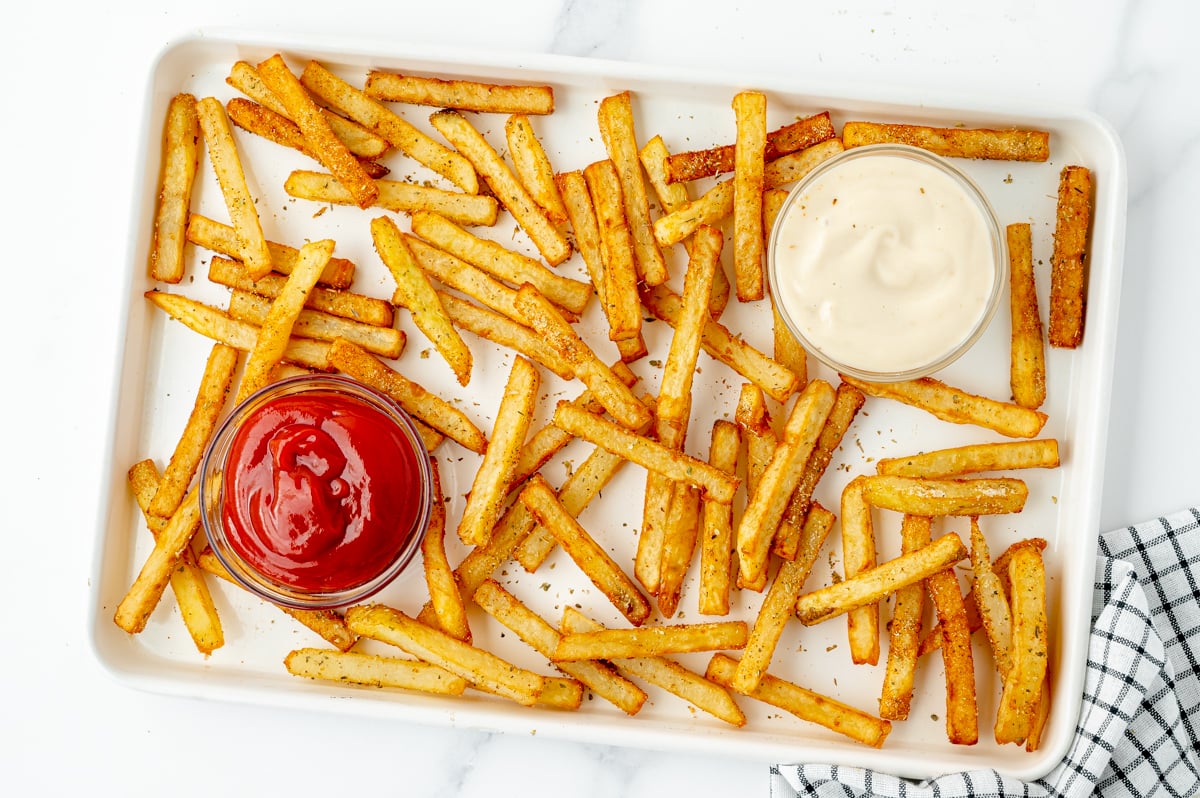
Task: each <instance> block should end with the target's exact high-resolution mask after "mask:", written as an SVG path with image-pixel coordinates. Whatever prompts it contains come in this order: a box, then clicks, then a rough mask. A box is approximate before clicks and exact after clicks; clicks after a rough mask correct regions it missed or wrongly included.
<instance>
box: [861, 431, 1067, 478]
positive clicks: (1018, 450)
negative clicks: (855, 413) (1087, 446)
mask: <svg viewBox="0 0 1200 798" xmlns="http://www.w3.org/2000/svg"><path fill="white" fill-rule="evenodd" d="M1058 465H1059V459H1058V441H1057V440H1055V439H1054V438H1039V439H1038V440H1032V441H1011V442H1004V443H976V444H971V445H968V446H958V447H955V448H953V449H938V450H936V451H932V452H923V453H922V454H914V455H910V456H908V457H885V458H883V459H881V460H880V461H879V462H878V464H876V467H875V468H876V470H877V471H878V472H879V473H880V474H890V475H892V476H897V477H927V478H930V479H942V478H945V477H957V476H963V475H964V474H977V473H981V472H984V471H1010V470H1013V469H1018V468H1058Z"/></svg>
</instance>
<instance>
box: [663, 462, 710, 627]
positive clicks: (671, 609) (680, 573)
mask: <svg viewBox="0 0 1200 798" xmlns="http://www.w3.org/2000/svg"><path fill="white" fill-rule="evenodd" d="M663 528H664V529H663V532H664V534H663V545H662V562H661V563H660V565H659V578H658V593H657V594H656V595H657V598H658V612H659V614H660V615H662V616H663V617H664V618H673V617H674V616H675V610H676V609H678V608H679V599H680V597H681V595H682V593H683V579H684V577H685V576H687V572H688V569H689V568H691V566H692V557H693V555H694V554H695V553H696V541H697V540H698V539H699V537H700V491H699V490H697V489H696V488H695V487H694V486H692V485H679V484H675V485H674V490H673V491H672V493H671V501H670V507H669V508H668V510H667V515H666V518H665V519H664V522H663Z"/></svg>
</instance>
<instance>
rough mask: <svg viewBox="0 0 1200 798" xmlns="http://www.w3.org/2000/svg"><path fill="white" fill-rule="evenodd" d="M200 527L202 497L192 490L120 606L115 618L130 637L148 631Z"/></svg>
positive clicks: (168, 524)
mask: <svg viewBox="0 0 1200 798" xmlns="http://www.w3.org/2000/svg"><path fill="white" fill-rule="evenodd" d="M199 526H200V495H199V493H198V492H197V491H196V490H195V489H194V488H193V489H192V490H191V491H190V492H189V493H188V495H187V497H186V498H184V500H183V502H182V503H181V504H180V505H179V508H178V509H177V510H176V511H175V514H174V515H172V516H171V519H170V520H169V521H168V522H167V524H166V526H165V527H163V530H162V532H161V533H160V534H159V535H158V537H156V538H155V539H154V549H153V550H152V551H151V552H150V555H149V556H148V557H147V558H146V561H145V563H144V564H143V565H142V569H141V570H140V571H139V572H138V575H137V578H136V579H134V581H133V584H132V585H130V587H129V590H128V592H126V594H125V597H124V598H122V599H121V603H120V604H119V605H117V611H116V613H115V615H114V616H113V621H114V622H115V623H116V624H117V626H119V627H121V628H122V629H124V630H125V631H126V632H129V633H130V634H138V633H139V632H141V631H142V630H143V629H145V628H146V621H147V620H149V618H150V613H152V612H154V608H155V607H156V606H158V601H159V599H161V598H162V594H163V591H164V590H166V588H167V582H169V581H170V579H171V574H172V572H173V571H174V570H175V566H176V564H177V563H178V562H179V558H180V557H181V556H182V554H183V550H184V549H185V548H187V547H188V546H189V545H190V544H191V542H192V536H193V535H194V534H195V533H196V529H197V528H198V527H199Z"/></svg>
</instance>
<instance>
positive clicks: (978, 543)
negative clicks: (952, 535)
mask: <svg viewBox="0 0 1200 798" xmlns="http://www.w3.org/2000/svg"><path fill="white" fill-rule="evenodd" d="M971 573H972V577H973V579H972V583H971V596H972V598H973V599H974V601H975V606H976V607H977V608H978V610H979V618H980V620H981V621H983V630H984V632H986V633H987V638H988V643H989V644H990V645H991V647H992V660H993V661H994V662H995V664H996V670H997V672H999V674H1000V678H1001V679H1002V680H1004V679H1007V678H1008V673H1009V669H1010V667H1011V665H1012V656H1011V651H1012V613H1011V612H1010V610H1009V606H1008V598H1007V597H1006V596H1005V595H1004V587H1003V585H1002V584H1001V583H1000V577H999V576H997V575H996V572H995V571H993V570H992V555H991V554H990V553H989V552H988V545H987V539H986V538H985V537H984V536H983V531H982V530H980V528H979V519H977V518H972V519H971Z"/></svg>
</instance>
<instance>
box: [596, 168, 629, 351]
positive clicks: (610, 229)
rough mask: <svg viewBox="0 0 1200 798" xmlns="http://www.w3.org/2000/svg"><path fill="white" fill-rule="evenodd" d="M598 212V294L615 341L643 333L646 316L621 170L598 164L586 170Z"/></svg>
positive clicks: (611, 337)
mask: <svg viewBox="0 0 1200 798" xmlns="http://www.w3.org/2000/svg"><path fill="white" fill-rule="evenodd" d="M583 177H584V180H585V181H586V183H587V187H588V193H589V194H590V196H591V200H592V207H593V209H594V210H595V213H596V225H597V231H598V232H599V242H600V263H601V268H600V281H599V283H598V285H600V286H601V287H600V288H598V289H597V291H596V293H597V295H598V296H599V297H600V301H601V302H602V303H603V306H604V316H605V318H607V319H608V330H609V332H608V337H609V338H610V339H612V340H614V341H623V340H627V339H630V338H636V337H638V336H640V335H641V334H642V313H641V310H642V309H641V307H640V306H639V304H638V295H637V281H638V274H637V267H636V265H635V257H634V250H633V235H632V233H631V232H630V228H629V221H628V220H627V219H626V216H625V204H624V203H625V200H624V198H623V195H622V190H621V180H620V177H619V175H618V174H617V167H616V166H615V165H614V164H613V162H612V161H596V162H595V163H592V164H589V165H588V166H587V168H585V169H584V170H583Z"/></svg>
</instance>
